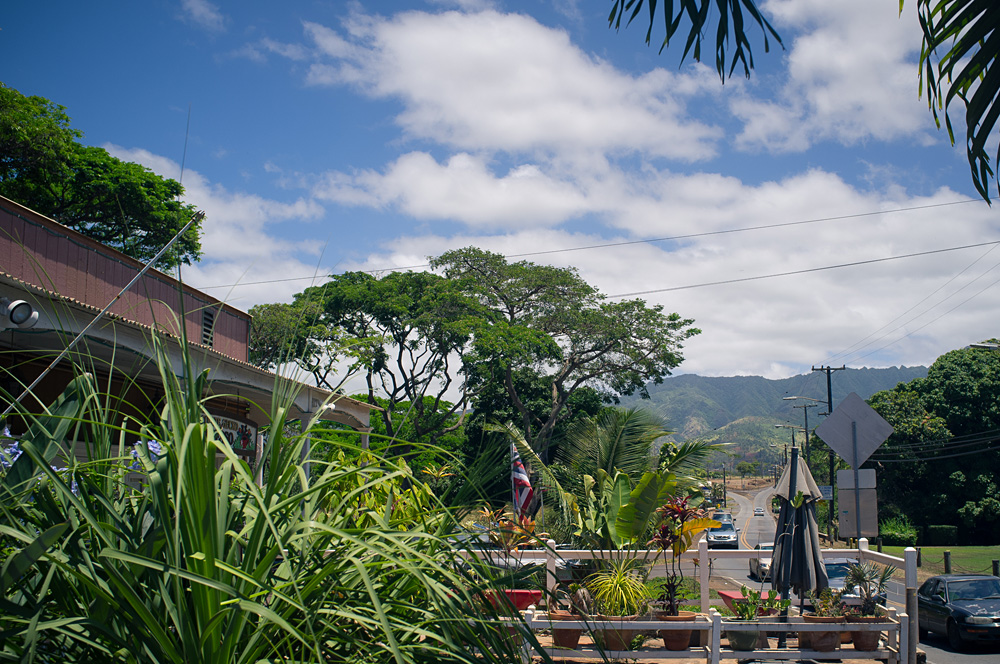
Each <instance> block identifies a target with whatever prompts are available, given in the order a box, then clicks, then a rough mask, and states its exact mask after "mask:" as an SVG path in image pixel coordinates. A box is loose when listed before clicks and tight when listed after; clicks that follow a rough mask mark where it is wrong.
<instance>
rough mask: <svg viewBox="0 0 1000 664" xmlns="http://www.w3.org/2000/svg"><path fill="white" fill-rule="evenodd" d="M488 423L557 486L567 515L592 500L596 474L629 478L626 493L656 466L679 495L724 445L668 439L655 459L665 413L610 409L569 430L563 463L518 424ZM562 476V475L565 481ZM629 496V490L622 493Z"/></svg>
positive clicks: (664, 430)
mask: <svg viewBox="0 0 1000 664" xmlns="http://www.w3.org/2000/svg"><path fill="white" fill-rule="evenodd" d="M488 428H489V429H490V430H492V431H499V432H502V433H505V434H507V436H508V438H509V439H510V440H511V442H512V443H513V444H514V445H515V446H516V447H517V449H518V451H519V452H520V454H521V457H522V458H523V459H526V460H527V461H528V462H529V463H530V465H531V468H532V469H533V470H535V471H537V472H538V474H539V475H540V476H541V479H542V483H543V484H544V485H546V486H548V487H549V488H550V489H553V490H554V491H553V493H555V496H556V502H557V504H558V506H559V507H560V509H561V511H562V514H563V516H564V517H570V515H572V514H573V513H574V512H576V511H578V510H579V509H580V507H581V506H583V505H585V504H587V502H588V501H587V492H588V490H593V488H594V484H595V480H594V478H597V483H598V485H600V484H602V478H603V482H606V483H607V484H608V486H610V485H614V484H617V483H618V481H620V480H619V478H620V477H626V478H627V480H628V485H627V487H626V489H625V491H626V493H627V491H628V490H630V489H634V488H635V487H636V486H637V484H639V483H640V481H641V480H642V479H643V477H644V475H645V474H646V473H648V472H651V471H656V473H657V474H659V475H661V476H662V477H663V478H667V477H669V478H670V482H669V485H670V486H673V487H675V488H674V490H673V493H674V494H675V495H686V494H687V493H688V492H689V490H690V489H691V488H692V487H694V486H697V483H698V481H697V479H696V478H695V477H694V476H693V475H692V473H693V471H694V470H695V469H696V468H698V467H700V465H701V463H702V462H703V461H704V460H705V459H706V458H707V457H708V455H709V454H711V453H712V452H714V451H716V450H718V449H721V445H720V444H717V443H707V442H704V441H689V442H685V443H683V444H681V445H675V444H673V443H670V442H667V443H665V444H664V446H663V447H662V449H661V451H660V455H659V458H658V459H656V458H655V457H654V456H653V447H654V443H655V442H656V441H657V440H659V439H660V438H663V437H664V436H667V435H670V434H671V433H672V432H671V431H670V430H669V429H667V426H666V421H665V420H664V419H663V418H662V417H661V416H659V415H657V414H656V413H653V412H650V411H647V410H643V409H637V408H608V409H606V410H605V411H604V412H602V413H601V414H599V415H597V416H595V417H591V418H587V419H585V420H581V421H580V422H578V423H577V424H575V425H574V426H573V427H572V428H571V429H570V430H569V431H568V432H567V434H566V441H565V444H564V445H563V446H562V448H561V449H560V451H559V452H558V453H557V454H556V460H557V462H558V466H556V465H555V464H553V465H551V466H550V465H546V464H545V463H543V462H542V460H541V458H540V457H539V456H538V455H537V454H536V453H535V452H534V451H533V450H532V449H531V447H530V445H528V443H527V441H526V440H525V438H524V435H523V433H521V431H520V430H519V429H518V428H517V427H515V426H514V425H513V423H510V422H508V423H507V424H504V425H494V426H491V427H488ZM559 476H562V477H563V479H562V480H560V477H559ZM664 486H665V484H664ZM624 499H627V495H625V496H623V500H624ZM618 502H622V501H618ZM657 506H658V505H657ZM654 507H656V506H654Z"/></svg>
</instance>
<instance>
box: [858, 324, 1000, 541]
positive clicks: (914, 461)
mask: <svg viewBox="0 0 1000 664" xmlns="http://www.w3.org/2000/svg"><path fill="white" fill-rule="evenodd" d="M993 341H994V342H995V340H993ZM998 371H1000V354H998V353H997V352H996V351H992V350H988V349H985V348H962V349H958V350H953V351H950V352H948V353H945V354H944V355H942V356H941V357H939V358H938V359H937V360H936V361H935V362H934V364H932V365H931V367H930V369H929V370H928V372H927V377H926V378H919V379H916V380H913V381H911V382H910V383H908V384H905V385H899V386H897V387H896V388H894V389H893V390H889V391H888V392H880V393H878V394H876V395H874V396H873V397H872V399H871V400H870V403H871V404H872V407H873V408H875V409H876V411H878V412H879V413H880V414H881V415H882V416H883V417H885V418H886V419H887V420H888V421H889V423H890V424H892V425H893V426H894V427H895V428H896V432H895V433H893V435H892V436H890V438H889V440H887V441H886V443H885V444H884V445H883V447H882V448H880V450H879V451H878V452H876V453H875V454H874V455H872V459H871V460H870V461H869V462H868V463H869V464H870V465H873V466H875V467H876V468H877V469H878V470H879V472H880V485H879V486H880V489H881V493H880V495H882V496H885V498H886V500H887V501H890V502H889V503H888V504H889V505H891V506H892V508H894V509H897V510H899V512H901V513H904V514H906V515H907V516H908V517H909V518H910V519H911V520H912V521H913V522H914V523H918V524H920V525H928V524H934V523H953V522H954V518H955V515H956V514H957V515H958V517H959V519H960V521H961V523H962V525H963V528H962V529H961V532H962V533H963V535H964V537H966V538H967V540H968V541H978V542H982V543H992V542H997V541H1000V502H998V500H997V484H996V477H997V476H998V474H1000V452H997V451H996V450H991V449H989V446H988V444H989V443H990V441H992V440H996V439H998V438H1000V434H998V433H997V432H998V430H1000V406H998V404H997V400H998V399H1000V381H998V378H997V372H998Z"/></svg>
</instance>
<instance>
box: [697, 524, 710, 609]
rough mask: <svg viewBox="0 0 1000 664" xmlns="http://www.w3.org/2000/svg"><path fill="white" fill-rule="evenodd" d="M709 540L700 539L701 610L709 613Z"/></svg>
mask: <svg viewBox="0 0 1000 664" xmlns="http://www.w3.org/2000/svg"><path fill="white" fill-rule="evenodd" d="M710 565H711V562H710V559H709V557H708V541H707V540H706V539H705V538H704V537H702V538H701V539H700V540H698V583H699V584H700V586H701V612H702V613H708V576H709V574H708V573H709V566H710Z"/></svg>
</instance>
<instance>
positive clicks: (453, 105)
mask: <svg viewBox="0 0 1000 664" xmlns="http://www.w3.org/2000/svg"><path fill="white" fill-rule="evenodd" d="M305 27H306V34H307V37H308V38H309V39H310V40H311V41H312V42H313V43H314V45H315V46H316V49H317V50H318V51H319V52H320V53H322V54H323V58H322V59H320V60H319V61H317V62H316V63H314V64H313V65H312V67H311V68H310V70H309V74H308V81H309V82H310V83H312V84H314V85H343V84H352V85H356V86H358V87H359V88H361V89H363V90H364V91H365V92H366V93H367V94H369V95H372V96H374V97H379V98H394V99H399V100H401V101H402V103H403V105H404V109H403V111H402V112H401V113H400V114H399V115H398V116H397V118H396V121H397V123H398V124H399V125H400V126H401V127H402V128H403V129H404V131H405V132H406V133H407V134H408V135H409V136H411V137H414V138H420V139H427V140H432V141H435V142H437V143H440V144H443V145H448V146H451V147H453V148H455V149H458V150H476V151H479V150H493V151H504V152H527V153H531V152H535V151H542V152H560V153H573V152H576V153H585V152H588V151H598V152H608V153H612V154H615V153H618V154H624V153H632V152H635V153H640V154H645V155H651V156H658V157H668V158H671V159H677V160H681V161H697V160H701V159H706V158H708V157H711V156H712V155H713V154H714V153H715V147H714V144H715V142H716V141H717V140H718V139H719V137H720V131H719V130H718V129H717V128H715V127H712V126H710V125H707V124H705V123H703V122H701V121H700V120H697V119H696V118H694V117H692V116H691V114H690V113H689V111H688V110H687V107H686V103H687V101H688V99H690V98H691V97H692V96H694V95H699V94H703V93H704V92H705V91H706V90H712V91H715V90H716V89H717V87H718V83H717V81H716V80H715V79H714V75H713V74H711V73H710V72H708V70H707V69H705V68H703V67H694V68H692V69H691V70H690V73H686V74H674V73H670V72H667V71H665V70H662V69H656V70H654V71H652V72H650V73H648V74H645V75H642V76H638V77H635V76H630V75H628V74H625V73H623V72H621V71H619V70H616V69H615V68H614V67H612V66H611V65H610V64H608V63H607V62H605V61H602V60H599V59H597V58H594V57H593V56H590V55H588V54H586V53H584V52H583V51H581V50H580V49H579V48H578V47H577V46H575V45H574V44H572V43H571V42H570V39H569V36H568V35H567V34H566V33H565V32H563V31H561V30H556V29H553V28H549V27H545V26H543V25H541V24H539V23H538V22H537V21H535V20H534V19H533V18H531V17H528V16H523V15H518V14H501V13H497V12H495V11H484V12H479V13H475V14H465V13H459V12H446V13H441V14H427V13H423V12H408V13H403V14H398V15H396V16H393V17H391V18H388V19H386V18H381V17H369V16H356V17H354V18H353V20H352V21H351V22H350V23H349V24H348V26H347V29H348V33H349V34H348V36H347V37H345V36H342V35H340V34H339V33H337V32H336V31H334V30H332V29H330V28H328V27H324V26H321V25H318V24H315V23H307V24H306V26H305Z"/></svg>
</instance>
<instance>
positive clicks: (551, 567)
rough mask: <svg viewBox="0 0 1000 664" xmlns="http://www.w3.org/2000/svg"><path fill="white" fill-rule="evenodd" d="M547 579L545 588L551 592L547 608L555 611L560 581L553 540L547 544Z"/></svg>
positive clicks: (547, 599)
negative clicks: (557, 587)
mask: <svg viewBox="0 0 1000 664" xmlns="http://www.w3.org/2000/svg"><path fill="white" fill-rule="evenodd" d="M545 577H546V578H545V587H546V588H548V590H549V596H548V597H546V598H545V607H546V608H547V609H548V610H549V611H553V610H555V608H556V605H555V603H556V586H557V585H558V584H559V579H557V578H556V541H555V540H553V539H550V540H547V541H546V542H545Z"/></svg>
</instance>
